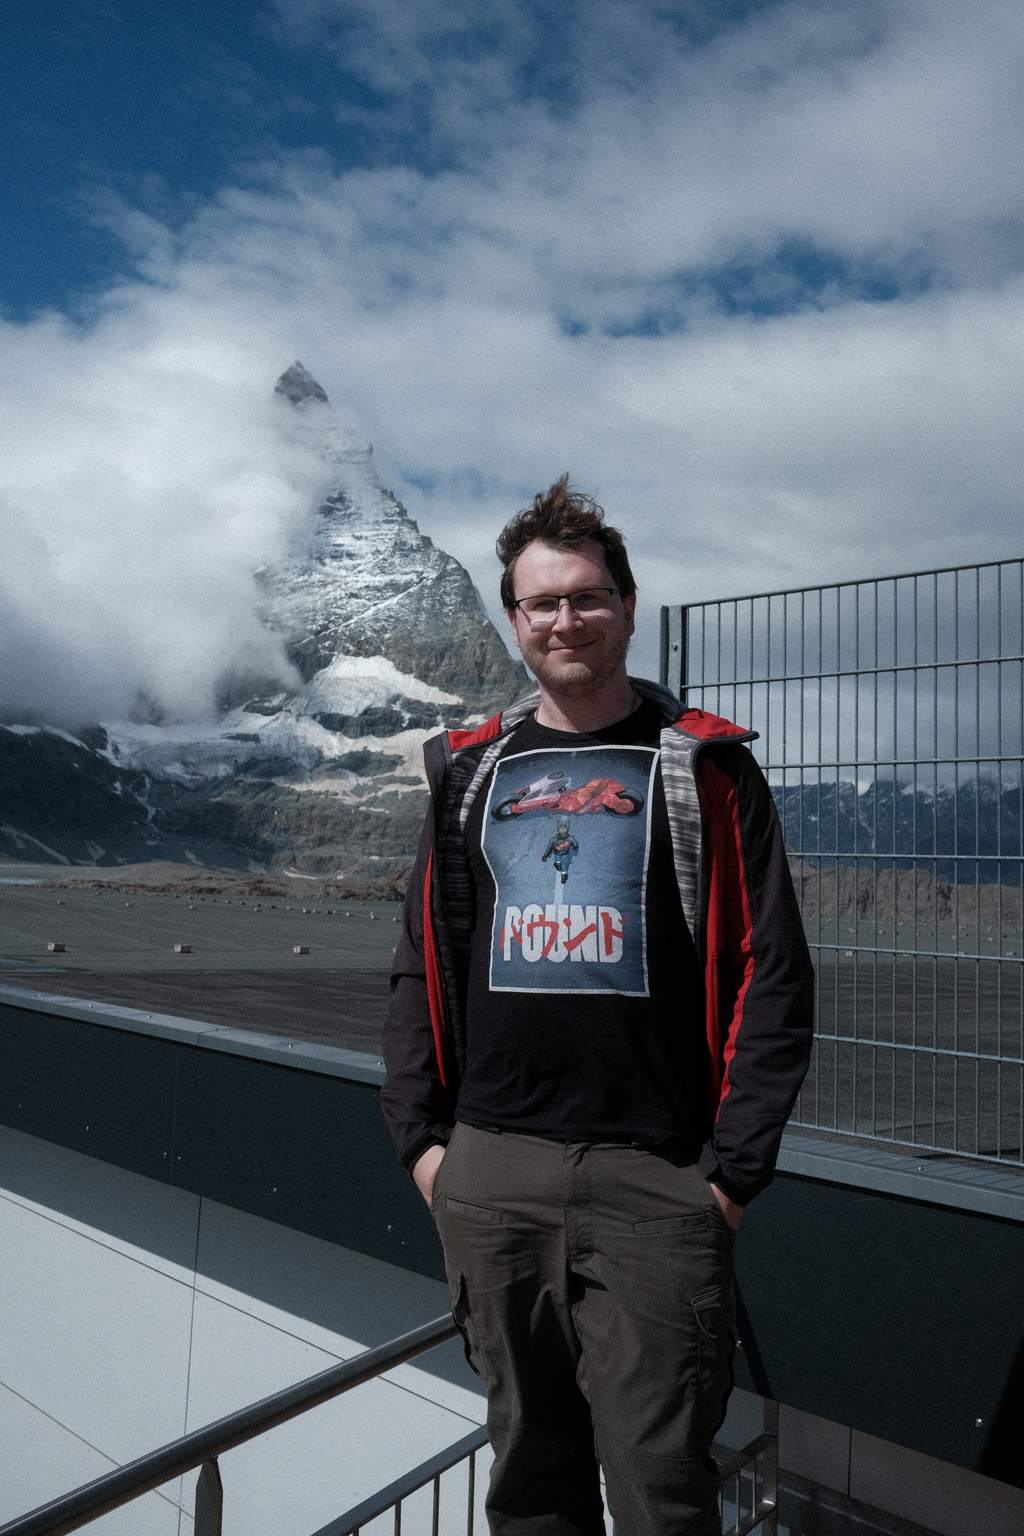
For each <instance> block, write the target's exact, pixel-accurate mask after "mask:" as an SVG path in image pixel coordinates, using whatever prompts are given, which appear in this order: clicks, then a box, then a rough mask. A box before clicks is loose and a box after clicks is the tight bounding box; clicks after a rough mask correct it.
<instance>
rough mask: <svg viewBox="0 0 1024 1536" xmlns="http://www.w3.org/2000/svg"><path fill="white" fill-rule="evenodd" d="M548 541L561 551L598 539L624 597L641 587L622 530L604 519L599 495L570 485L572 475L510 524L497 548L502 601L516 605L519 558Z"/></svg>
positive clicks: (509, 604)
mask: <svg viewBox="0 0 1024 1536" xmlns="http://www.w3.org/2000/svg"><path fill="white" fill-rule="evenodd" d="M535 539H543V541H544V542H545V544H556V545H557V546H558V548H559V549H574V548H575V547H576V545H577V544H585V543H586V542H587V541H588V540H592V541H593V542H594V543H595V544H599V545H600V546H601V549H602V551H603V552H604V561H605V565H607V567H608V574H609V575H610V576H611V578H612V581H613V582H614V583H615V585H616V587H618V589H619V591H620V593H621V594H622V596H623V597H629V595H630V594H631V593H632V592H635V591H636V582H635V581H634V580H633V572H632V571H631V570H630V568H629V559H628V557H627V555H626V546H625V543H624V542H623V538H622V534H621V533H620V532H619V530H618V529H617V528H609V527H608V525H607V524H606V523H605V520H604V510H603V508H601V507H599V506H598V504H597V502H596V501H595V500H594V498H593V496H584V494H583V493H582V491H573V490H570V488H569V476H568V473H566V474H564V475H563V476H562V478H561V480H556V481H555V483H554V485H553V486H552V487H551V489H550V490H549V491H547V492H545V494H544V495H539V494H538V495H537V496H535V497H534V498H533V506H532V507H524V508H523V510H522V511H521V512H517V513H516V515H515V517H513V518H512V520H511V521H510V522H508V523H506V524H505V526H504V528H503V529H502V530H501V533H500V535H499V536H498V542H497V545H496V546H495V547H496V549H497V551H498V559H499V560H500V561H501V563H502V565H503V566H504V567H505V571H504V575H503V576H502V578H501V601H502V605H503V607H505V608H511V607H512V605H513V603H514V602H515V600H516V593H515V571H516V561H517V560H518V559H519V556H520V555H521V554H522V552H523V550H524V549H525V548H526V546H527V545H528V544H532V543H533V541H534V540H535Z"/></svg>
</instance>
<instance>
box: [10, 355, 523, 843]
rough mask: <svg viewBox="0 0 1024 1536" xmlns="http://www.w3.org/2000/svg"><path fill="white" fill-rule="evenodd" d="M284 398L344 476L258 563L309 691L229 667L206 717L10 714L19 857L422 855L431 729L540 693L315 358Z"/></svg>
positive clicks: (309, 442)
mask: <svg viewBox="0 0 1024 1536" xmlns="http://www.w3.org/2000/svg"><path fill="white" fill-rule="evenodd" d="M276 393H277V395H278V397H279V400H280V406H281V409H282V411H285V412H290V413H291V414H290V415H289V416H288V417H287V418H286V420H287V423H288V427H289V429H290V430H292V431H293V432H294V433H295V434H296V436H297V437H298V438H299V440H300V441H301V442H303V443H304V444H305V445H306V447H307V448H308V449H310V450H311V451H313V452H314V453H316V454H317V455H319V456H320V457H321V458H322V459H324V460H325V461H326V462H327V463H328V464H329V466H330V471H331V474H330V479H331V483H332V489H331V491H330V492H329V494H328V495H327V496H326V497H325V499H324V501H323V502H322V503H321V505H320V506H319V507H318V508H311V510H310V517H309V522H308V525H307V527H306V529H305V530H304V532H303V534H302V536H301V537H300V538H298V539H297V541H296V543H295V545H294V547H293V548H292V550H291V551H290V553H289V555H288V557H287V559H285V560H284V561H283V562H282V563H281V564H280V565H279V566H278V567H275V568H274V569H269V568H265V569H262V570H260V571H258V572H257V573H256V577H257V581H258V584H259V590H260V600H261V602H262V609H263V618H264V622H265V623H266V624H267V626H268V628H270V629H272V630H276V631H277V632H278V633H279V634H280V635H281V636H282V638H283V640H284V642H285V647H286V650H287V653H288V655H289V657H290V658H291V660H292V661H293V663H294V665H295V667H296V669H297V671H298V673H299V676H300V678H301V679H302V681H301V684H300V686H298V687H296V686H295V678H294V674H293V675H292V678H291V680H290V681H289V680H287V679H277V680H275V679H273V678H260V679H258V680H257V679H253V678H249V679H246V678H240V677H239V678H233V679H226V680H225V683H224V688H223V690H222V701H221V702H222V707H221V708H220V709H219V710H216V711H211V712H210V714H209V715H208V716H207V717H206V718H203V719H198V720H190V721H185V722H180V721H179V722H176V723H140V722H138V721H125V720H119V721H108V722H105V723H104V724H103V725H102V726H101V727H92V728H89V729H88V730H87V731H86V732H85V737H86V739H85V740H84V741H81V742H80V741H77V740H76V738H74V737H70V736H67V734H66V733H63V735H61V734H60V733H55V732H52V731H49V730H48V729H47V730H44V731H43V732H40V731H39V730H38V728H36V727H21V726H19V725H16V724H15V725H13V726H9V727H8V728H7V732H6V734H5V733H4V732H0V770H2V776H3V779H4V780H5V788H6V790H7V794H6V803H5V804H3V805H0V857H2V856H4V855H6V856H7V857H10V856H11V854H12V852H17V850H19V849H21V848H22V845H23V844H24V845H25V846H28V843H27V842H26V839H28V840H30V841H31V840H32V839H35V840H36V841H37V842H38V844H39V846H40V848H41V849H42V848H43V847H44V844H45V852H46V853H48V854H50V855H52V857H53V858H55V859H71V860H72V861H73V862H76V863H80V862H103V863H110V862H117V863H121V862H125V861H126V860H128V861H130V860H131V859H133V858H135V859H153V858H166V857H172V856H173V857H179V856H181V855H182V852H183V853H184V856H186V857H188V858H189V859H194V860H198V861H199V862H203V863H206V862H211V861H212V862H218V863H229V864H236V863H239V864H240V866H241V867H246V866H252V867H268V866H282V865H287V866H288V867H292V868H299V869H308V870H313V871H316V872H317V873H331V872H332V871H335V870H336V869H339V868H345V869H352V868H356V867H359V866H360V863H361V861H362V862H365V861H370V864H369V865H367V867H368V868H369V867H370V866H371V865H372V867H373V868H374V869H375V870H379V869H380V868H383V869H384V870H386V869H388V868H396V867H402V866H407V865H408V864H410V863H411V861H412V856H413V854H414V852H415V847H416V842H417V838H418V830H419V825H420V822H421V821H422V816H423V809H424V806H425V803H426V783H425V779H424V775H423V768H422V749H423V743H424V741H425V739H426V738H427V736H428V735H430V734H432V733H433V732H435V731H438V730H440V729H442V728H443V727H446V726H447V727H453V726H463V725H466V724H470V723H473V722H475V721H479V720H482V719H483V718H485V716H486V715H487V714H490V713H492V712H493V711H495V710H497V709H500V708H502V707H503V706H504V705H506V704H508V703H511V702H512V701H513V700H514V699H516V698H517V697H519V696H520V695H521V694H523V693H525V692H526V691H528V689H529V686H530V684H529V680H528V677H527V673H526V670H525V668H524V667H523V666H522V664H521V663H519V662H517V661H515V660H514V659H513V658H512V656H511V655H510V654H509V652H508V651H507V650H506V648H505V646H504V644H503V643H502V641H501V639H500V637H499V636H498V634H497V632H496V630H495V629H494V627H493V626H492V625H491V623H490V622H489V620H488V619H487V617H486V616H485V614H484V612H483V608H482V606H481V604H480V600H479V597H478V595H477V593H476V591H475V590H474V588H473V584H472V582H471V581H470V579H469V576H468V574H467V573H466V571H465V570H463V568H462V566H461V565H460V564H459V562H458V561H457V560H455V559H454V558H453V557H452V556H451V555H447V554H445V553H444V552H443V551H442V550H439V549H437V548H436V547H435V545H434V544H433V543H432V542H431V540H430V539H429V538H426V537H425V536H423V535H422V534H421V533H420V531H419V529H418V528H417V526H416V524H415V523H414V522H413V520H412V519H411V518H410V517H409V516H408V514H407V513H406V511H405V509H404V508H403V507H402V506H401V504H400V503H399V502H398V501H396V499H395V497H394V496H393V495H392V494H391V493H390V491H387V490H385V488H384V487H383V486H382V485H381V483H380V481H379V479H378V477H377V474H376V471H375V470H374V467H373V459H372V451H371V449H370V446H369V444H368V443H366V442H365V441H363V439H362V438H361V437H360V436H359V435H358V434H357V433H356V432H354V431H353V430H352V429H351V427H349V426H348V425H347V424H346V423H345V421H344V420H343V419H342V418H341V417H340V416H339V415H338V413H336V412H335V411H334V410H332V408H331V406H330V404H329V402H328V400H327V395H326V393H325V391H324V390H323V389H322V388H321V386H320V385H319V384H318V383H317V382H316V380H315V379H314V378H313V377H312V375H311V374H309V373H308V372H307V370H306V369H305V368H303V367H302V364H301V363H296V364H294V366H293V367H291V368H289V369H288V370H287V372H286V373H284V374H282V376H281V378H280V379H279V380H278V383H277V386H276ZM154 713H156V711H154ZM19 732H27V733H28V734H24V735H20V734H19ZM33 783H38V785H39V794H38V795H36V794H35V793H34V792H33V789H32V785H33ZM128 786H130V792H128V793H126V792H125V790H126V788H127V787H128ZM86 787H87V790H88V792H87V793H85V789H86ZM18 856H23V853H19V854H18Z"/></svg>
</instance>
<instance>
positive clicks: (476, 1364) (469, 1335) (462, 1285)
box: [445, 1264, 487, 1381]
mask: <svg viewBox="0 0 1024 1536" xmlns="http://www.w3.org/2000/svg"><path fill="white" fill-rule="evenodd" d="M445 1269H446V1270H447V1273H448V1289H449V1291H450V1292H451V1297H452V1317H453V1318H454V1320H455V1326H456V1328H457V1329H458V1330H459V1332H460V1333H461V1335H462V1347H463V1349H464V1350H465V1353H466V1360H467V1361H468V1363H469V1366H470V1368H471V1369H472V1370H473V1371H475V1372H476V1374H477V1375H478V1376H479V1377H480V1378H481V1380H483V1381H486V1380H487V1374H486V1372H485V1370H484V1364H483V1356H482V1355H481V1353H480V1346H479V1342H478V1340H477V1334H476V1329H475V1327H474V1326H473V1319H472V1316H471V1313H470V1309H469V1295H468V1293H467V1289H466V1277H465V1275H460V1274H459V1271H458V1270H457V1269H453V1268H452V1266H451V1265H450V1264H446V1265H445Z"/></svg>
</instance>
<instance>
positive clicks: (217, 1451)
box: [0, 1317, 778, 1536]
mask: <svg viewBox="0 0 1024 1536" xmlns="http://www.w3.org/2000/svg"><path fill="white" fill-rule="evenodd" d="M456 1333H457V1329H456V1327H455V1324H454V1322H453V1321H452V1319H451V1318H450V1317H440V1318H437V1319H436V1321H434V1322H432V1323H426V1324H424V1326H423V1327H422V1328H416V1329H414V1330H413V1331H412V1332H411V1333H406V1334H403V1335H402V1336H401V1337H400V1338H397V1339H393V1340H391V1342H390V1343H388V1344H381V1345H379V1346H378V1348H376V1349H370V1350H367V1351H366V1352H365V1353H364V1354H361V1355H358V1356H357V1357H356V1358H355V1359H354V1360H347V1361H345V1362H344V1363H343V1364H341V1365H334V1366H331V1367H329V1369H328V1370H326V1371H320V1372H319V1373H318V1374H317V1375H316V1376H309V1377H307V1378H306V1379H305V1380H304V1381H299V1382H296V1383H295V1385H294V1386H291V1387H285V1388H284V1390H283V1391H281V1392H275V1393H273V1395H272V1396H270V1397H265V1398H262V1399H261V1400H260V1401H259V1402H256V1403H251V1404H250V1405H249V1406H248V1407H247V1408H241V1409H239V1410H238V1412H237V1413H231V1414H228V1415H227V1416H226V1417H225V1418H222V1419H217V1420H216V1421H215V1422H214V1423H213V1424H207V1425H205V1426H204V1427H203V1428H202V1429H197V1430H194V1431H193V1432H192V1433H191V1434H188V1435H183V1436H182V1437H181V1438H180V1439H179V1440H173V1441H171V1443H170V1444H169V1445H165V1446H162V1447H161V1448H160V1449H159V1450H156V1451H150V1452H149V1453H148V1454H147V1455H145V1456H140V1457H138V1458H137V1460H135V1461H131V1462H128V1463H127V1464H126V1465H125V1466H123V1467H118V1468H117V1469H116V1471H114V1472H108V1473H106V1474H105V1475H104V1476H103V1477H99V1478H96V1479H95V1480H94V1481H93V1482H91V1483H85V1484H84V1485H83V1486H82V1487H81V1488H76V1489H74V1490H73V1491H72V1492H71V1493H66V1494H63V1495H62V1496H61V1497H60V1498H57V1499H51V1500H50V1502H49V1503H47V1504H43V1505H40V1507H39V1508H38V1509H34V1510H30V1511H29V1513H28V1514H25V1515H19V1516H18V1518H17V1519H15V1520H11V1521H8V1523H7V1524H6V1525H3V1526H0V1536H64V1533H65V1532H68V1531H77V1530H79V1529H80V1528H81V1527H82V1526H84V1525H88V1524H89V1523H90V1521H92V1520H98V1519H99V1517H100V1516H101V1515H105V1514H109V1513H110V1512H111V1510H114V1509H119V1508H120V1507H121V1506H122V1505H123V1504H128V1503H131V1501H132V1500H133V1499H137V1498H141V1497H142V1495H143V1494H145V1493H150V1492H152V1490H153V1489H154V1488H158V1487H160V1485H161V1484H163V1483H166V1482H169V1481H170V1480H171V1479H172V1478H174V1477H179V1476H181V1475H182V1474H183V1473H185V1472H191V1471H194V1470H195V1468H196V1467H200V1468H201V1471H200V1474H199V1479H198V1481H197V1483H196V1492H195V1525H194V1536H221V1524H222V1518H223V1509H224V1495H223V1488H222V1484H221V1478H220V1469H219V1466H218V1457H220V1456H221V1455H223V1454H224V1452H225V1451H229V1450H233V1449H234V1448H235V1446H238V1445H243V1444H244V1443H245V1442H246V1441H247V1440H254V1439H255V1438H256V1437H257V1436H259V1435H263V1434H266V1433H267V1431H268V1430H271V1429H275V1428H276V1427H277V1426H278V1425H279V1424H284V1423H286V1422H287V1421H288V1420H289V1419H294V1418H297V1417H298V1416H299V1415H300V1414H303V1413H307V1412H308V1411H309V1410H310V1409H311V1408H316V1407H318V1406H319V1405H320V1404H321V1403H326V1402H329V1401H330V1400H331V1399H332V1398H335V1397H339V1396H340V1395H341V1394H342V1393H343V1392H350V1391H351V1390H352V1388H353V1387H358V1386H361V1385H362V1384H363V1383H364V1382H367V1381H372V1380H373V1379H374V1378H375V1377H377V1376H381V1375H383V1374H384V1372H385V1371H390V1370H393V1369H394V1368H395V1366H398V1365H403V1364H404V1363H405V1362H406V1361H407V1360H412V1359H415V1357H416V1356H417V1355H422V1354H425V1353H426V1351H427V1350H430V1349H434V1348H436V1346H437V1345H439V1344H444V1343H447V1341H448V1340H449V1339H452V1338H454V1337H455V1336H456ZM764 1425H765V1433H763V1434H761V1435H759V1436H758V1437H757V1438H756V1439H755V1440H752V1441H751V1443H750V1444H749V1445H748V1446H746V1447H744V1449H743V1450H741V1451H737V1452H736V1453H735V1454H734V1455H733V1456H731V1457H730V1458H729V1459H728V1460H727V1461H726V1462H725V1463H724V1464H723V1465H722V1466H721V1467H720V1469H719V1470H720V1474H721V1478H722V1496H721V1498H720V1506H721V1508H722V1509H723V1525H724V1519H725V1514H724V1511H725V1508H726V1505H727V1503H728V1504H729V1507H730V1508H734V1509H735V1512H736V1518H735V1521H734V1522H733V1524H732V1525H730V1526H729V1528H728V1530H727V1531H725V1533H724V1536H746V1533H747V1532H748V1531H752V1530H754V1529H755V1528H756V1527H757V1526H758V1525H761V1526H762V1528H763V1530H764V1533H765V1536H775V1530H776V1501H777V1493H778V1405H777V1404H776V1403H773V1402H770V1401H768V1400H766V1401H765V1405H764ZM486 1444H487V1431H486V1429H484V1428H482V1427H481V1428H478V1429H474V1430H472V1431H471V1433H470V1434H468V1435H466V1436H465V1437H464V1438H463V1439H462V1440H458V1441H456V1442H455V1444H454V1445H451V1446H449V1447H448V1448H447V1450H444V1451H440V1452H439V1453H438V1454H437V1455H436V1456H433V1457H431V1458H430V1459H429V1460H428V1461H425V1462H423V1463H421V1465H420V1466H418V1467H414V1468H413V1470H412V1471H411V1472H407V1473H405V1474H404V1476H402V1477H400V1478H398V1479H397V1481H395V1482H393V1483H390V1484H389V1485H388V1486H387V1487H386V1488H382V1489H381V1490H380V1492H379V1493H376V1494H373V1495H372V1496H371V1497H370V1498H368V1499H364V1500H363V1502H362V1503H360V1504H357V1505H356V1506H355V1507H354V1508H352V1509H350V1510H348V1511H347V1512H346V1513H345V1514H343V1515H340V1516H339V1517H338V1518H337V1519H335V1520H332V1521H330V1522H329V1523H328V1524H327V1525H325V1526H321V1527H320V1529H319V1530H318V1531H316V1532H315V1536H359V1533H360V1531H361V1530H362V1528H363V1527H364V1526H366V1525H369V1524H370V1522H371V1521H373V1520H376V1519H378V1518H379V1517H380V1516H381V1515H384V1514H387V1513H388V1512H389V1511H394V1536H401V1531H402V1513H403V1504H404V1501H405V1500H406V1499H408V1498H409V1497H410V1496H411V1495H412V1494H414V1493H417V1492H419V1490H420V1489H421V1488H425V1487H426V1486H427V1484H429V1483H432V1484H433V1508H432V1517H431V1527H430V1529H431V1536H439V1530H440V1512H441V1477H442V1475H443V1474H444V1473H445V1472H448V1471H450V1470H451V1469H452V1468H453V1467H455V1466H458V1465H459V1464H460V1463H461V1462H463V1461H468V1462H469V1467H468V1498H467V1502H466V1536H473V1526H474V1505H475V1498H476V1454H477V1452H478V1451H479V1450H481V1449H482V1447H483V1446H485V1445H486ZM730 1484H732V1496H731V1501H730V1499H729V1485H730Z"/></svg>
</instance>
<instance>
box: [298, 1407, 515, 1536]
mask: <svg viewBox="0 0 1024 1536" xmlns="http://www.w3.org/2000/svg"><path fill="white" fill-rule="evenodd" d="M486 1444H487V1431H486V1429H483V1428H481V1429H474V1430H473V1432H472V1434H469V1435H466V1437H465V1439H463V1440H457V1441H456V1442H455V1444H454V1445H450V1446H449V1447H448V1449H447V1450H446V1451H440V1452H439V1453H438V1454H437V1455H436V1456H432V1457H431V1458H430V1460H429V1461H424V1462H423V1463H422V1464H421V1465H420V1466H418V1467H414V1468H413V1470H412V1471H411V1472H407V1473H406V1474H405V1476H404V1477H400V1478H398V1480H397V1481H396V1482H394V1483H389V1484H388V1486H387V1487H386V1488H382V1489H381V1491H380V1493H375V1494H373V1496H372V1497H371V1498H369V1499H364V1500H363V1502H362V1503H361V1504H357V1505H356V1506H355V1508H354V1509H350V1510H349V1511H348V1513H347V1514H344V1515H340V1516H339V1517H338V1519H337V1520H332V1521H331V1523H330V1524H329V1525H325V1526H322V1527H321V1528H320V1530H319V1531H316V1532H315V1533H314V1536H359V1532H360V1530H361V1528H362V1527H363V1526H364V1525H369V1523H370V1521H371V1520H377V1519H378V1518H379V1517H380V1516H381V1515H386V1514H387V1512H388V1510H390V1509H393V1510H394V1512H395V1525H394V1531H395V1536H401V1531H402V1505H403V1503H404V1501H405V1500H406V1499H407V1498H409V1497H410V1495H411V1494H414V1493H418V1492H419V1490H420V1489H421V1488H425V1487H426V1486H427V1484H428V1483H433V1485H434V1503H433V1509H432V1512H431V1520H430V1536H438V1531H439V1529H440V1522H441V1475H442V1473H444V1472H449V1471H450V1470H451V1469H452V1467H455V1466H458V1464H459V1462H460V1461H467V1460H468V1462H469V1478H468V1497H467V1500H466V1536H473V1516H474V1501H475V1499H476V1453H477V1451H479V1450H480V1449H481V1448H482V1447H483V1446H485V1445H486Z"/></svg>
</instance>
